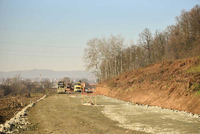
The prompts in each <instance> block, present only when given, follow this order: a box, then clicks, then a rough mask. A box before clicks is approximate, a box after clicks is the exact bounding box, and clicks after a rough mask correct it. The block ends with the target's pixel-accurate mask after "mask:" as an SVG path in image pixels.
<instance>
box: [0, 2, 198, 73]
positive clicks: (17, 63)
mask: <svg viewBox="0 0 200 134" xmlns="http://www.w3.org/2000/svg"><path fill="white" fill-rule="evenodd" d="M197 4H200V0H165V1H164V0H0V71H2V72H9V71H17V70H32V69H49V70H55V71H75V70H85V64H84V60H83V55H84V48H86V47H87V41H88V40H90V39H92V38H101V37H103V36H104V37H109V36H110V35H111V34H112V35H118V34H120V35H122V37H124V38H125V40H126V42H129V41H130V40H133V41H134V42H136V41H137V39H138V35H139V33H141V32H142V31H143V30H144V29H145V28H149V29H150V30H151V31H152V32H153V33H154V32H155V30H164V29H166V27H167V26H169V25H172V24H175V23H176V21H175V17H176V16H179V15H180V14H181V11H182V10H183V9H185V10H187V11H189V10H190V9H191V8H193V7H194V6H195V5H197Z"/></svg>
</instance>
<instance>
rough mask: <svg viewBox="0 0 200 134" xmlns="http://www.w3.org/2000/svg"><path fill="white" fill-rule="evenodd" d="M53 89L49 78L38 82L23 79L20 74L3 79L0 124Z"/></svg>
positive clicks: (0, 94)
mask: <svg viewBox="0 0 200 134" xmlns="http://www.w3.org/2000/svg"><path fill="white" fill-rule="evenodd" d="M53 91H54V90H53V89H51V83H50V81H49V80H45V81H44V82H42V83H40V82H36V81H31V80H30V79H25V80H23V79H22V78H21V77H20V76H16V77H14V78H7V79H4V80H3V82H2V84H0V124H1V123H4V122H5V121H6V120H9V119H10V118H12V117H13V116H14V115H15V114H16V113H17V112H18V111H20V110H21V109H22V108H24V107H25V106H27V105H28V104H30V103H32V102H34V101H36V100H37V99H39V98H41V97H42V96H43V95H44V94H48V93H50V92H53Z"/></svg>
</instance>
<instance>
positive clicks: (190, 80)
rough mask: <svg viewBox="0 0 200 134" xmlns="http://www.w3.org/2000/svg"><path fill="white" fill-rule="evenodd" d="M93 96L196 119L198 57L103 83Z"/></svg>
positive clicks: (199, 81)
mask: <svg viewBox="0 0 200 134" xmlns="http://www.w3.org/2000/svg"><path fill="white" fill-rule="evenodd" d="M96 92H97V94H101V95H106V96H108V97H113V98H117V99H121V100H124V101H130V102H133V103H137V104H144V105H151V106H159V107H162V108H166V109H174V110H179V111H187V112H189V113H193V114H198V115H200V57H196V58H190V59H186V60H178V61H173V62H171V61H164V62H162V63H156V64H153V65H151V66H149V67H146V68H140V69H138V70H133V71H129V72H126V73H124V74H122V75H121V76H118V77H117V78H113V79H111V80H108V81H104V82H102V83H101V84H99V85H98V86H97V89H96Z"/></svg>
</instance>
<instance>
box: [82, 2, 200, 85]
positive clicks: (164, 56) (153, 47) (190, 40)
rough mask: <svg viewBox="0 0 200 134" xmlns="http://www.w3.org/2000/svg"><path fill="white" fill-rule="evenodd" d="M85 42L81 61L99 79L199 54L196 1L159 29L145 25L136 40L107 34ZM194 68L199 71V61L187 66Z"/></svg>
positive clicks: (199, 8) (199, 18)
mask: <svg viewBox="0 0 200 134" xmlns="http://www.w3.org/2000/svg"><path fill="white" fill-rule="evenodd" d="M87 45H88V47H87V48H86V49H85V53H84V54H85V55H84V59H85V64H86V67H87V69H88V70H89V71H91V72H93V73H94V74H95V75H96V76H97V77H98V80H99V82H102V81H104V80H108V79H111V78H114V77H117V76H119V75H121V74H123V73H124V72H127V71H130V70H136V69H138V68H141V67H147V66H150V65H152V64H153V63H158V62H162V61H174V60H177V59H186V58H191V57H197V56H200V5H196V6H194V7H193V8H192V9H191V10H190V11H186V10H183V11H182V12H181V14H180V16H177V17H176V23H175V24H174V25H170V26H168V27H167V28H166V29H165V30H163V31H160V30H156V31H155V33H152V32H151V30H150V29H148V28H145V29H144V30H143V31H142V32H141V33H140V34H139V37H138V40H137V42H136V43H134V42H131V43H129V44H125V39H124V38H123V37H122V36H121V35H117V36H115V35H111V36H110V37H102V38H92V39H90V40H89V41H88V42H87ZM194 71H197V72H199V65H197V66H196V67H194V68H191V69H189V70H188V72H194ZM161 73H162V72H161Z"/></svg>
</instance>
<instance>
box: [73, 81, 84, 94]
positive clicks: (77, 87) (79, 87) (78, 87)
mask: <svg viewBox="0 0 200 134" xmlns="http://www.w3.org/2000/svg"><path fill="white" fill-rule="evenodd" d="M82 90H83V88H82V85H81V83H80V82H77V83H75V84H74V92H81V91H82Z"/></svg>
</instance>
